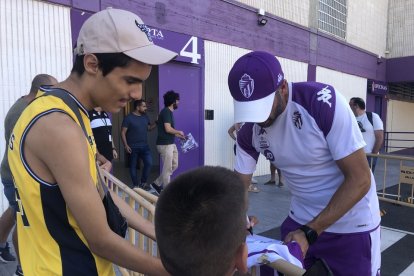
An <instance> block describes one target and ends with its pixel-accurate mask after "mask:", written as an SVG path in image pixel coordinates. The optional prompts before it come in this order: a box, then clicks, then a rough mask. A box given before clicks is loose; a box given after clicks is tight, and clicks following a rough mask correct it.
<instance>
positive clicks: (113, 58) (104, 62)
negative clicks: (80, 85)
mask: <svg viewBox="0 0 414 276" xmlns="http://www.w3.org/2000/svg"><path fill="white" fill-rule="evenodd" d="M94 55H95V56H96V57H97V58H98V61H99V65H98V66H99V69H101V70H102V75H103V76H106V75H107V74H109V73H110V72H111V71H112V70H114V69H115V68H116V67H126V66H128V65H129V63H130V62H131V61H132V60H133V59H132V58H131V57H129V56H127V55H125V54H124V53H104V54H94ZM84 57H85V56H84V55H81V56H76V57H75V62H74V64H73V67H72V71H71V73H77V74H78V75H79V76H82V75H83V73H84V72H85V66H84V65H83V58H84Z"/></svg>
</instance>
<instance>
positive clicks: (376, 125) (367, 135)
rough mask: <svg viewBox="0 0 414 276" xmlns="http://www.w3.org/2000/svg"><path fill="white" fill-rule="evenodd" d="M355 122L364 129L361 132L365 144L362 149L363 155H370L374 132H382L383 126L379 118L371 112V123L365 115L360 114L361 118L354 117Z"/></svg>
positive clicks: (373, 142)
mask: <svg viewBox="0 0 414 276" xmlns="http://www.w3.org/2000/svg"><path fill="white" fill-rule="evenodd" d="M356 119H357V121H358V122H360V123H361V125H362V127H363V128H364V130H365V131H364V132H362V137H364V141H365V143H366V144H367V145H366V146H365V147H364V151H365V153H372V149H373V148H374V145H375V130H384V125H383V123H382V120H381V118H380V117H379V116H378V114H377V113H374V112H372V123H373V125H372V124H371V122H370V121H369V120H368V116H367V113H364V114H362V115H361V116H358V117H356Z"/></svg>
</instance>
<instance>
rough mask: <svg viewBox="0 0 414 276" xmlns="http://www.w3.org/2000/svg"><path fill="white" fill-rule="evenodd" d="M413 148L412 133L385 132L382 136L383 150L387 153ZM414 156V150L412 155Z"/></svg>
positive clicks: (413, 133) (413, 136)
mask: <svg viewBox="0 0 414 276" xmlns="http://www.w3.org/2000/svg"><path fill="white" fill-rule="evenodd" d="M413 147H414V132H409V131H405V132H403V131H386V132H385V135H384V150H385V152H387V153H390V152H393V151H400V150H404V149H409V148H413ZM411 154H413V155H414V150H413V153H411Z"/></svg>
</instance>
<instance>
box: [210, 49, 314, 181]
mask: <svg viewBox="0 0 414 276" xmlns="http://www.w3.org/2000/svg"><path fill="white" fill-rule="evenodd" d="M247 52H249V50H246V49H242V48H238V47H234V46H229V45H225V44H219V43H215V42H211V41H205V99H204V105H205V109H212V110H214V120H212V121H205V154H204V156H205V160H204V162H205V164H206V165H220V166H224V167H227V168H230V169H232V168H233V164H234V155H233V144H234V142H233V140H232V139H231V138H230V137H229V135H228V134H227V130H228V128H229V127H230V126H231V125H232V124H233V99H232V98H231V96H230V92H229V89H228V85H227V76H228V73H229V71H230V69H231V67H232V66H233V64H234V62H235V61H236V60H237V59H238V58H239V57H240V56H242V55H244V54H245V53H247ZM279 60H280V63H281V65H282V68H283V70H284V72H285V77H286V79H287V80H289V81H303V80H306V76H307V64H306V63H302V62H297V61H292V60H288V59H284V58H279ZM269 173H270V172H269V163H268V162H267V161H266V160H265V158H264V157H263V156H261V157H260V160H259V163H258V166H257V169H256V172H255V174H254V175H264V174H269Z"/></svg>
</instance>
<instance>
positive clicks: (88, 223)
mask: <svg viewBox="0 0 414 276" xmlns="http://www.w3.org/2000/svg"><path fill="white" fill-rule="evenodd" d="M62 125H64V126H65V131H62V129H61V126H62ZM45 134H46V135H45ZM62 145H65V146H64V147H62ZM88 147H89V145H88V143H87V141H86V138H85V136H84V134H83V132H82V130H81V128H80V127H79V126H78V125H77V124H76V123H75V122H74V121H73V120H72V119H71V118H70V117H69V116H67V115H65V114H61V113H52V114H50V115H47V116H45V117H43V118H41V119H39V120H38V121H37V122H36V123H35V124H34V125H33V127H32V128H31V130H30V132H29V134H28V136H27V139H26V144H25V148H26V149H25V150H27V151H26V152H25V154H26V156H27V157H28V162H29V164H30V165H31V167H32V168H33V169H34V170H35V171H36V173H37V174H38V175H39V176H40V177H42V176H44V177H43V178H45V180H46V181H48V182H50V183H55V182H56V183H58V185H59V188H60V190H61V192H62V195H63V197H64V199H65V202H66V204H67V206H68V208H69V210H70V211H71V213H72V214H73V216H74V218H75V220H76V222H77V223H78V225H79V227H80V229H81V231H82V233H83V235H84V236H85V238H86V240H87V242H88V245H89V247H90V249H91V251H92V252H94V253H95V254H97V255H99V256H101V257H103V258H105V259H107V260H109V261H111V262H113V263H115V264H117V265H120V266H122V267H125V268H128V269H131V270H134V271H140V272H142V273H145V274H151V275H167V274H166V271H165V270H164V268H163V267H162V264H161V261H160V260H159V259H157V258H154V257H151V256H149V255H148V254H146V253H145V252H143V251H142V250H139V249H137V248H134V247H133V246H132V245H131V244H130V243H129V242H128V241H126V240H125V239H123V238H121V237H119V236H118V235H117V234H115V233H114V232H112V231H111V229H110V228H109V226H108V223H107V221H106V215H105V209H104V207H103V204H102V200H101V198H100V196H99V193H98V192H97V189H96V186H95V184H94V183H93V180H92V177H91V175H90V172H89V169H88V168H89V167H90V164H89V162H90V161H89V158H88ZM45 148H47V149H48V150H47V151H45V150H44V149H45Z"/></svg>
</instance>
